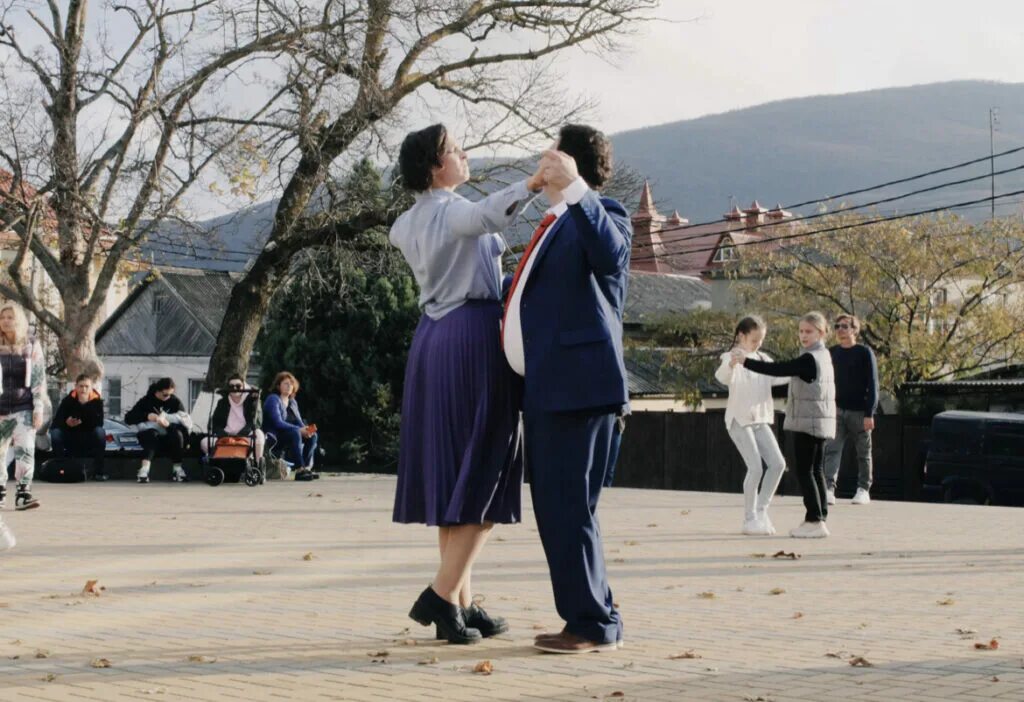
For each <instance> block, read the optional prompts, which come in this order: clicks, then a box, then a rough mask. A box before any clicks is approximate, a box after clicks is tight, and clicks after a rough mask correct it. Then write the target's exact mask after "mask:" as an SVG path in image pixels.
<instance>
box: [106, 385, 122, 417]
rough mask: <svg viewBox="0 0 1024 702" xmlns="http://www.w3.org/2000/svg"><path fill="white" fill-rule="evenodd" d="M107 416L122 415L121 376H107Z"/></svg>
mask: <svg viewBox="0 0 1024 702" xmlns="http://www.w3.org/2000/svg"><path fill="white" fill-rule="evenodd" d="M107 416H108V417H120V416H121V378H120V377H119V376H110V377H108V378H107Z"/></svg>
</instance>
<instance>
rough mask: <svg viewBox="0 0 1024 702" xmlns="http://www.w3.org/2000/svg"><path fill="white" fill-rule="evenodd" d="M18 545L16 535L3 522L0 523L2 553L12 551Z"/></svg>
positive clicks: (0, 548) (0, 547)
mask: <svg viewBox="0 0 1024 702" xmlns="http://www.w3.org/2000/svg"><path fill="white" fill-rule="evenodd" d="M17 543H18V541H17V539H15V538H14V533H13V532H12V531H11V530H10V528H9V527H8V526H7V525H6V524H4V523H3V521H0V551H6V550H8V549H12V548H14V545H15V544H17Z"/></svg>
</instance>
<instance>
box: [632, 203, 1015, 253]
mask: <svg viewBox="0 0 1024 702" xmlns="http://www.w3.org/2000/svg"><path fill="white" fill-rule="evenodd" d="M1016 195H1024V190H1014V191H1013V192H1009V193H1003V194H1002V195H996V196H995V197H992V196H987V197H982V198H978V199H977V200H966V201H964V202H958V203H954V204H952V205H942V206H939V207H933V208H931V209H927V210H918V211H916V212H907V213H905V214H900V215H892V216H890V217H879V218H877V219H871V220H867V221H864V222H854V223H851V224H844V225H840V226H836V227H827V228H825V229H815V230H812V231H809V232H799V233H797V234H786V235H784V236H777V237H766V238H764V239H758V240H756V241H741V242H735V243H733V244H730V247H733V248H738V247H740V246H760V245H762V244H770V243H773V242H776V241H789V240H791V239H802V238H805V237H809V236H815V235H817V234H827V233H830V232H838V231H844V230H847V229H856V228H859V227H867V226H870V225H872V224H882V223H884V222H894V221H896V220H900V219H908V218H910V217H919V216H921V215H926V214H935V213H936V212H944V211H946V210H952V209H957V208H960V207H967V206H970V205H977V204H979V203H987V202H989V201H990V200H998V199H1002V198H1007V197H1014V196H1016ZM717 248H718V246H717V245H716V246H711V247H704V248H699V249H690V250H687V251H684V252H680V253H676V254H668V255H665V256H640V257H639V258H635V259H632V260H633V261H650V260H655V259H656V260H659V261H664V260H666V259H670V258H675V257H676V256H681V255H683V254H693V253H702V252H705V251H715V250H716V249H717Z"/></svg>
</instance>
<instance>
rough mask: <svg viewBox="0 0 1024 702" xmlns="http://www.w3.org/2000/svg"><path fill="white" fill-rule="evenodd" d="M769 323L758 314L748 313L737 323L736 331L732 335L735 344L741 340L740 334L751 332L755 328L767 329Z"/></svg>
mask: <svg viewBox="0 0 1024 702" xmlns="http://www.w3.org/2000/svg"><path fill="white" fill-rule="evenodd" d="M767 328H768V325H767V324H765V323H764V320H763V319H761V318H760V317H758V316H757V315H756V314H752V315H748V316H746V317H744V318H743V319H741V320H740V321H739V322H738V323H737V324H736V332H735V333H734V334H733V336H732V344H733V346H735V345H736V344H738V343H739V341H740V334H749V333H750V332H752V331H754V330H755V329H767Z"/></svg>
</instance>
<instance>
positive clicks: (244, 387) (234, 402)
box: [199, 375, 266, 458]
mask: <svg viewBox="0 0 1024 702" xmlns="http://www.w3.org/2000/svg"><path fill="white" fill-rule="evenodd" d="M252 389H253V388H252V386H251V385H248V384H247V383H246V382H245V380H244V379H243V378H242V377H241V376H240V375H233V376H231V377H230V378H229V379H228V387H227V390H228V392H227V393H226V394H225V395H224V396H222V397H221V398H220V399H219V400H218V401H217V406H216V407H214V409H213V417H211V419H210V436H208V437H206V438H205V439H203V440H202V441H201V442H200V443H199V446H200V448H201V449H202V451H203V454H204V455H209V454H210V450H211V449H212V448H213V446H214V445H216V440H217V439H219V438H220V437H222V436H244V437H250V436H251V437H254V441H255V444H256V445H255V450H256V456H257V458H262V457H263V447H264V446H265V445H266V434H264V433H263V430H262V429H261V428H260V427H261V426H262V425H263V408H262V407H261V406H260V400H259V394H258V393H256V392H252Z"/></svg>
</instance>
